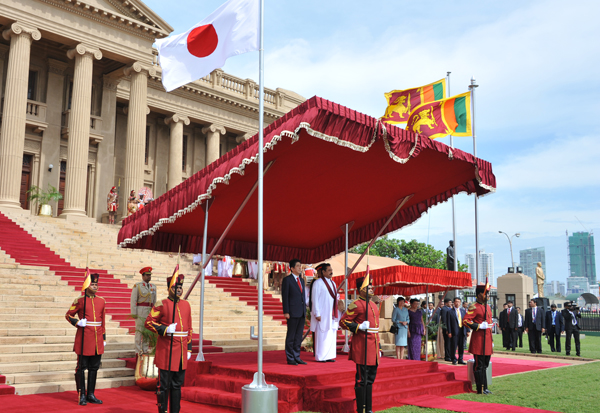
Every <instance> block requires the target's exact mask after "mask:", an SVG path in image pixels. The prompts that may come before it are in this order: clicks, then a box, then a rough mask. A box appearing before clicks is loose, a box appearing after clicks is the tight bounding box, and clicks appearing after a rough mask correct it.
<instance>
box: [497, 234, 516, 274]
mask: <svg viewBox="0 0 600 413" xmlns="http://www.w3.org/2000/svg"><path fill="white" fill-rule="evenodd" d="M498 232H499V233H500V234H504V235H506V238H507V239H508V243H509V245H510V261H511V262H512V266H513V268H514V266H515V258H514V257H513V250H512V238H513V237H517V238H519V237H520V236H521V234H520V233H518V232H517V233H516V234H514V235H513V236H512V237H509V236H508V234H507V233H506V232H503V231H498Z"/></svg>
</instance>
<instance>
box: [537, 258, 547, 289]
mask: <svg viewBox="0 0 600 413" xmlns="http://www.w3.org/2000/svg"><path fill="white" fill-rule="evenodd" d="M535 275H536V277H537V287H538V297H543V296H544V284H545V281H546V276H545V275H544V270H543V269H542V263H541V262H538V263H537V268H536V269H535Z"/></svg>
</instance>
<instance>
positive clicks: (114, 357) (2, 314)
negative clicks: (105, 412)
mask: <svg viewBox="0 0 600 413" xmlns="http://www.w3.org/2000/svg"><path fill="white" fill-rule="evenodd" d="M11 261H14V260H11V259H10V258H9V257H7V256H6V255H5V254H4V253H1V254H0V321H1V322H0V325H1V327H0V374H2V375H4V376H5V379H6V383H7V384H8V385H10V386H13V387H14V389H15V391H16V393H17V394H32V393H50V392H58V391H67V390H75V382H74V380H73V374H74V371H75V365H76V355H75V353H73V341H74V336H75V328H74V327H72V326H70V325H69V324H68V322H67V321H66V320H65V313H66V311H67V309H68V308H69V306H70V305H71V303H72V302H73V300H74V298H75V297H76V296H77V294H76V293H74V292H73V287H71V286H70V285H68V283H67V282H66V281H61V280H60V278H59V277H57V276H55V275H54V274H53V273H52V272H51V271H49V270H48V268H43V267H37V266H27V265H19V264H16V263H14V262H12V263H11ZM108 318H109V319H110V317H108ZM133 356H134V350H133V336H131V335H130V334H129V333H128V330H127V329H126V328H121V327H120V326H119V323H118V322H115V321H107V346H106V351H105V353H104V356H103V357H102V368H101V369H100V371H99V373H98V384H97V388H99V389H103V388H109V387H118V386H123V385H132V384H134V381H135V380H134V378H133V371H132V370H131V369H129V368H126V367H125V361H124V360H121V358H126V357H133Z"/></svg>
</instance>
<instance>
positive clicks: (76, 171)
mask: <svg viewBox="0 0 600 413" xmlns="http://www.w3.org/2000/svg"><path fill="white" fill-rule="evenodd" d="M67 56H68V57H69V59H75V73H74V75H73V96H72V98H71V113H70V114H69V142H68V144H67V174H66V179H65V207H64V209H63V211H62V214H61V215H60V217H61V218H66V217H67V216H69V215H71V216H81V217H85V216H86V204H85V197H86V193H87V191H86V185H87V165H88V153H89V150H90V114H91V111H92V71H93V69H94V59H96V60H100V59H102V53H101V52H100V50H98V49H96V48H93V47H90V46H86V45H84V44H81V43H80V44H78V45H77V46H76V47H75V48H74V49H71V50H69V51H68V52H67ZM90 212H91V211H90ZM90 215H91V213H90Z"/></svg>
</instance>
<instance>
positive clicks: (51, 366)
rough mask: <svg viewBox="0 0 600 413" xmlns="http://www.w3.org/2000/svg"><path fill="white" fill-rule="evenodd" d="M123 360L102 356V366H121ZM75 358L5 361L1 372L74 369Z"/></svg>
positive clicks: (123, 364) (124, 363) (123, 362)
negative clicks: (41, 360) (44, 360)
mask: <svg viewBox="0 0 600 413" xmlns="http://www.w3.org/2000/svg"><path fill="white" fill-rule="evenodd" d="M126 364H127V363H126V361H125V360H120V359H107V358H104V357H102V368H111V369H114V368H121V367H125V365H126ZM76 366H77V360H76V359H73V360H64V361H48V362H42V363H5V364H2V374H5V375H6V374H11V373H12V374H14V373H34V372H44V371H71V372H73V371H75V368H76Z"/></svg>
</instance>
